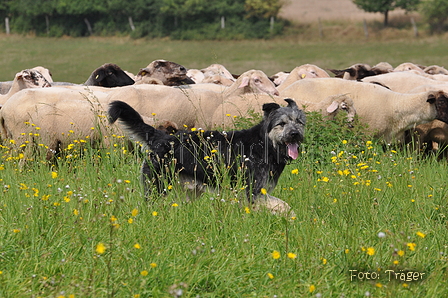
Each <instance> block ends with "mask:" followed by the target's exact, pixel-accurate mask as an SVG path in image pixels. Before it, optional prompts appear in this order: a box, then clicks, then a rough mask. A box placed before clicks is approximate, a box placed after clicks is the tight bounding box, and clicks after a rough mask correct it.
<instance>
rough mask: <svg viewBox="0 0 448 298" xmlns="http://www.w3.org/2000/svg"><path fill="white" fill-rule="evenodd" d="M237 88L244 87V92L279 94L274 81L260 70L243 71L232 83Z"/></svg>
mask: <svg viewBox="0 0 448 298" xmlns="http://www.w3.org/2000/svg"><path fill="white" fill-rule="evenodd" d="M234 84H236V85H237V86H238V88H245V90H247V92H246V91H245V92H244V93H267V94H269V95H276V96H278V95H279V92H278V90H277V88H275V85H274V83H273V82H272V81H271V80H270V79H269V78H268V76H267V75H266V74H265V73H264V72H262V71H261V70H249V71H246V72H245V73H243V74H242V75H241V76H240V77H239V78H238V80H236V82H235V83H234Z"/></svg>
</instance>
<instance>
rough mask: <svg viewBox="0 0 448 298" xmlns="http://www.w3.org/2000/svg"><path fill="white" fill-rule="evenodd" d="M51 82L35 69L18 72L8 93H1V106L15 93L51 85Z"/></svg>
mask: <svg viewBox="0 0 448 298" xmlns="http://www.w3.org/2000/svg"><path fill="white" fill-rule="evenodd" d="M50 86H51V85H50V83H49V82H48V81H47V80H46V79H45V77H44V76H43V75H42V74H41V73H40V72H38V71H37V70H33V69H25V70H22V71H21V72H18V73H17V74H16V75H15V77H14V81H12V84H11V88H10V89H9V91H8V93H6V94H1V95H0V107H1V106H2V105H3V104H5V102H6V101H7V100H8V99H9V98H10V97H11V96H12V95H13V94H15V93H17V92H19V91H20V90H22V89H26V88H40V87H50Z"/></svg>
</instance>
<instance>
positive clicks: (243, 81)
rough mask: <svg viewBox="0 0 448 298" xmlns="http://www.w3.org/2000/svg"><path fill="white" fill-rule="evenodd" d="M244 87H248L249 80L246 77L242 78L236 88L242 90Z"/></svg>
mask: <svg viewBox="0 0 448 298" xmlns="http://www.w3.org/2000/svg"><path fill="white" fill-rule="evenodd" d="M246 86H249V78H248V77H244V78H243V79H242V82H241V84H240V86H239V87H238V88H244V87H246Z"/></svg>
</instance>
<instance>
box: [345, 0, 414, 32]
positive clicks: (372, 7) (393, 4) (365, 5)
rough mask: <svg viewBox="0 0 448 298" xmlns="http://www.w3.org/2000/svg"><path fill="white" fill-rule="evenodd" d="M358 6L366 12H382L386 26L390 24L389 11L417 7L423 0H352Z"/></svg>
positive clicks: (411, 9)
mask: <svg viewBox="0 0 448 298" xmlns="http://www.w3.org/2000/svg"><path fill="white" fill-rule="evenodd" d="M352 1H353V3H355V4H356V6H358V8H360V9H362V10H364V11H366V12H380V13H382V14H383V15H384V26H385V27H387V26H388V25H389V12H390V11H393V10H395V9H397V8H401V9H404V10H406V11H413V10H416V9H417V6H418V5H419V4H420V2H421V0H352Z"/></svg>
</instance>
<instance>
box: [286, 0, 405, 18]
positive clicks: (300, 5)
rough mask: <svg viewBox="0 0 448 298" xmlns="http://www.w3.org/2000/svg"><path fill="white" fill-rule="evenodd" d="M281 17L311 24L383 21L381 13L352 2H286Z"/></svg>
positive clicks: (300, 0)
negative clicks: (368, 10)
mask: <svg viewBox="0 0 448 298" xmlns="http://www.w3.org/2000/svg"><path fill="white" fill-rule="evenodd" d="M286 1H287V4H285V5H284V6H283V8H282V10H281V11H280V16H281V17H283V18H285V19H288V20H291V21H293V22H300V23H310V22H318V20H319V18H320V19H321V20H344V21H362V20H364V19H365V20H367V21H369V20H379V21H382V20H383V15H382V14H380V13H366V12H364V11H363V10H361V9H358V7H357V6H356V5H355V4H353V2H352V1H351V0H315V1H310V0H286ZM403 14H404V11H398V10H397V11H393V12H391V13H390V16H391V17H393V16H394V15H403Z"/></svg>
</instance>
